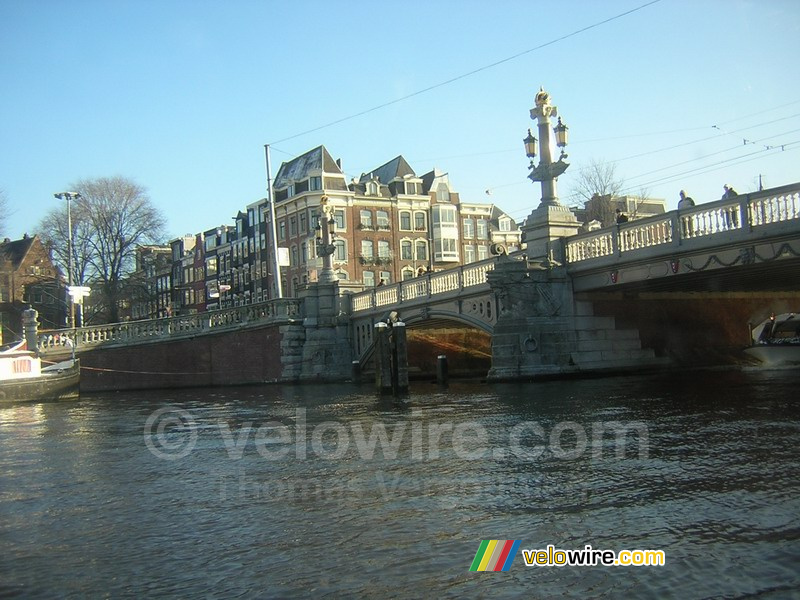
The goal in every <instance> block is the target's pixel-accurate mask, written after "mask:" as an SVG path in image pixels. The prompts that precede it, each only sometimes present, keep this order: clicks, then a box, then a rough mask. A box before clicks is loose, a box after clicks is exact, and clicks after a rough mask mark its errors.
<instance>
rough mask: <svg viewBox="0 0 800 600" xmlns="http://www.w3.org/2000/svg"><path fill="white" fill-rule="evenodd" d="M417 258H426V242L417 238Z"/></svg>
mask: <svg viewBox="0 0 800 600" xmlns="http://www.w3.org/2000/svg"><path fill="white" fill-rule="evenodd" d="M416 246H417V260H428V243H427V242H424V241H422V240H417V243H416Z"/></svg>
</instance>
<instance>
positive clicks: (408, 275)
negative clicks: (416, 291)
mask: <svg viewBox="0 0 800 600" xmlns="http://www.w3.org/2000/svg"><path fill="white" fill-rule="evenodd" d="M400 275H401V277H402V278H403V279H402V280H403V281H405V280H406V279H413V278H414V277H416V275H417V274H416V273H414V269H411V268H410V267H405V268H404V269H403V272H402V273H401V274H400Z"/></svg>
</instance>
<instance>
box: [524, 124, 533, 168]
mask: <svg viewBox="0 0 800 600" xmlns="http://www.w3.org/2000/svg"><path fill="white" fill-rule="evenodd" d="M522 142H523V143H524V144H525V154H526V155H527V157H528V158H530V159H531V166H533V159H534V158H536V138H535V137H533V134H532V133H531V130H530V129H528V137H526V138H525V139H524V140H522Z"/></svg>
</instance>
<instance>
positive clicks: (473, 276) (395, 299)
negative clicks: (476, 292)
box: [352, 257, 497, 313]
mask: <svg viewBox="0 0 800 600" xmlns="http://www.w3.org/2000/svg"><path fill="white" fill-rule="evenodd" d="M496 264H497V258H496V257H494V258H490V259H487V260H483V261H481V262H475V263H470V264H468V265H462V266H460V267H457V268H453V269H446V270H444V271H439V272H437V273H427V274H425V275H421V276H419V277H414V278H413V279H406V280H405V281H401V282H399V283H393V284H391V285H382V286H380V287H375V288H372V289H369V290H365V291H363V292H359V293H357V294H353V297H352V306H353V313H357V312H362V311H365V310H371V309H374V308H379V307H381V306H390V305H395V304H402V303H403V302H409V301H411V300H415V299H418V298H428V297H430V296H432V295H434V294H444V293H447V292H454V291H458V290H461V289H464V288H467V287H472V286H476V285H481V284H484V283H486V273H487V272H489V271H491V270H493V269H494V268H495V265H496Z"/></svg>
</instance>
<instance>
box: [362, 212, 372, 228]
mask: <svg viewBox="0 0 800 600" xmlns="http://www.w3.org/2000/svg"><path fill="white" fill-rule="evenodd" d="M360 214H361V221H360V222H361V228H362V229H368V228H371V227H372V211H371V210H362V211H361V213H360Z"/></svg>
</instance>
